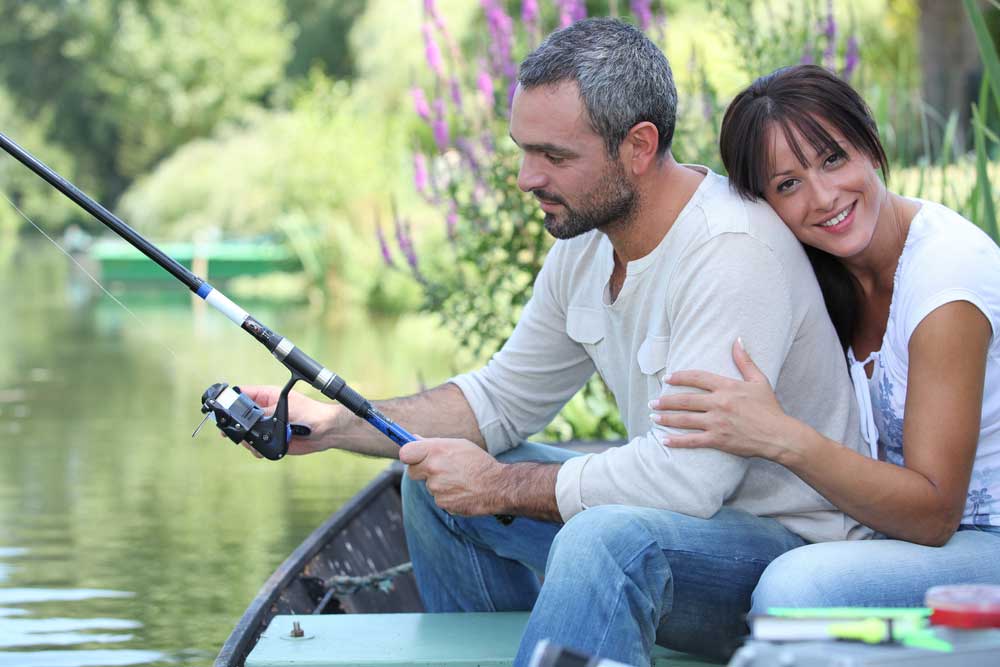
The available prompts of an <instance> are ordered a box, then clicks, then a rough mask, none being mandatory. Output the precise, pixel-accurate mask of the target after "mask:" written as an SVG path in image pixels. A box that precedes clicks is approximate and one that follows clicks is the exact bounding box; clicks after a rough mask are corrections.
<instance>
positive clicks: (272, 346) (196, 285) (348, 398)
mask: <svg viewBox="0 0 1000 667" xmlns="http://www.w3.org/2000/svg"><path fill="white" fill-rule="evenodd" d="M0 148H2V149H3V150H4V151H6V152H7V153H9V154H10V155H11V156H12V157H14V158H15V159H16V160H17V161H18V162H20V163H21V164H23V165H24V166H25V167H27V168H28V169H30V170H31V171H33V172H34V173H35V174H36V175H37V176H38V177H39V178H41V179H42V180H44V181H45V182H46V183H48V184H49V185H51V186H52V187H54V188H55V189H56V190H58V191H59V192H61V193H62V194H63V195H65V196H66V197H67V198H69V199H70V200H71V201H73V202H74V203H75V204H77V205H78V206H80V207H81V208H82V209H83V210H85V211H87V212H88V213H90V214H91V215H92V216H94V217H95V218H97V220H99V221H100V222H102V223H104V225H105V226H106V227H108V228H109V229H111V230H112V231H113V232H115V233H116V234H117V235H118V236H120V237H122V238H123V239H125V240H126V241H128V242H129V243H130V244H131V245H132V246H133V247H135V248H136V249H137V250H139V251H140V252H141V253H142V254H144V255H146V257H148V258H149V259H151V260H152V261H153V262H155V263H156V264H158V265H159V266H160V267H161V268H163V269H164V270H166V271H167V272H168V273H170V274H171V275H172V276H174V277H175V278H176V279H177V280H179V281H180V282H182V283H183V284H184V285H186V286H187V287H188V289H190V290H191V291H192V292H194V293H195V294H197V295H198V296H199V297H200V298H201V299H203V300H204V301H205V303H207V304H208V305H210V306H212V307H213V308H215V309H216V310H218V311H219V312H220V313H222V314H223V315H225V316H226V317H227V318H228V319H229V320H230V321H232V322H233V324H235V325H236V326H238V327H239V328H240V329H242V330H243V331H245V332H246V333H248V334H250V335H251V336H253V337H254V339H256V340H257V342H259V343H260V344H262V345H263V346H264V347H265V348H266V349H267V351H268V352H270V353H271V354H272V355H274V358H275V359H277V360H278V361H279V362H281V364H282V365H283V366H284V367H285V368H286V369H288V371H289V372H290V373H291V377H290V378H289V379H288V382H286V383H285V386H284V387H283V388H282V389H281V393H280V394H279V396H278V401H277V403H275V405H274V412H273V414H272V415H271V416H267V415H265V414H264V410H263V409H262V408H261V407H260V406H258V405H257V404H256V403H254V401H253V400H252V399H250V398H249V397H248V396H247V395H245V394H243V393H242V392H240V391H239V388H238V387H230V386H229V385H228V384H225V383H222V382H219V383H216V384H214V385H212V386H211V387H209V388H208V389H207V390H206V391H205V393H204V394H202V408H201V410H202V413H204V414H208V413H209V412H211V413H212V414H213V415H214V416H215V422H216V426H218V427H219V428H220V429H221V430H222V432H223V433H225V434H226V435H227V436H228V437H229V439H230V440H232V441H233V442H236V443H241V442H246V443H248V444H249V445H250V446H251V447H253V448H254V449H256V450H257V451H258V452H259V453H261V454H263V455H264V457H265V458H268V459H271V460H274V461H276V460H278V459H280V458H283V457H284V456H285V454H287V453H288V445H289V442H290V441H291V439H292V436H293V435H303V436H305V435H308V432H309V429H308V427H307V426H303V425H297V426H300V427H301V429H302V432H300V433H296V432H295V431H294V429H293V424H290V423H289V421H288V394H289V392H290V391H291V390H292V387H293V386H294V385H295V384H296V383H297V382H299V381H304V382H306V383H308V384H309V385H311V386H312V387H313V388H314V389H317V390H319V392H320V393H321V394H323V395H324V396H326V397H327V398H330V399H332V400H334V401H337V402H338V403H340V404H341V405H343V406H344V407H345V408H347V409H348V410H350V411H351V412H353V413H354V414H355V415H357V416H358V417H360V418H361V419H364V420H365V421H366V422H368V423H369V424H370V425H371V426H373V427H374V428H376V429H378V430H379V431H380V432H381V433H382V434H383V435H385V436H386V437H387V438H389V439H390V440H392V441H393V442H394V443H396V444H397V445H399V446H400V447H402V446H403V445H405V444H406V443H408V442H413V441H414V440H416V439H417V438H416V436H414V435H413V434H412V433H410V432H409V431H407V430H406V429H405V428H403V427H402V426H400V425H399V424H397V423H395V422H394V421H392V420H391V419H389V418H388V417H386V416H385V415H384V414H382V413H381V412H380V411H379V409H378V408H377V407H375V406H374V405H372V403H371V401H369V400H368V399H366V398H365V397H364V396H362V395H361V394H359V393H358V392H356V391H355V390H354V389H352V388H351V387H350V386H348V384H347V382H346V381H345V380H344V378H342V377H340V376H339V375H337V374H336V373H334V372H333V371H331V370H330V369H329V368H327V367H326V366H323V365H322V364H321V363H319V362H318V361H316V360H315V359H313V358H312V357H310V356H309V355H308V354H306V353H305V352H303V351H302V350H301V349H299V348H298V347H296V346H295V344H294V343H293V342H292V341H290V340H289V339H287V338H285V337H284V336H282V335H281V334H279V333H277V332H276V331H273V330H271V329H269V328H267V327H266V326H264V325H263V324H262V323H261V322H260V321H259V320H257V319H256V318H255V317H253V316H252V315H250V313H248V312H247V311H245V310H243V309H242V308H241V307H240V306H239V305H238V304H236V303H234V302H233V301H231V300H230V299H229V298H228V297H227V296H226V295H225V294H223V293H222V292H220V291H219V290H217V289H216V288H214V287H212V285H210V284H209V283H208V282H207V281H205V280H203V279H202V278H199V277H198V276H196V275H195V274H194V273H192V272H191V271H190V270H188V268H187V267H185V266H184V265H182V264H181V263H180V262H178V261H177V260H175V259H173V258H172V257H170V256H169V255H167V254H166V253H164V252H163V251H162V250H160V249H159V248H157V247H156V246H155V245H153V244H152V243H150V242H149V241H148V240H146V239H145V238H143V236H142V235H141V234H140V233H139V232H137V231H136V230H134V229H132V228H131V227H129V226H128V225H127V224H126V223H125V222H124V221H123V220H121V219H119V218H118V217H117V216H115V214H114V213H112V212H111V211H109V210H108V209H106V208H104V207H103V206H101V205H100V204H99V203H97V202H96V201H94V200H93V199H91V198H90V197H88V196H87V195H86V194H84V193H83V191H82V190H80V189H79V188H78V187H76V186H75V185H73V184H72V183H70V182H69V181H67V180H66V179H65V178H63V177H62V176H60V175H59V174H57V173H56V172H55V171H53V170H52V169H51V168H49V167H48V166H46V165H45V164H44V163H43V162H42V161H40V160H39V159H38V158H36V157H35V156H34V155H32V154H31V153H29V152H28V151H26V150H24V149H23V148H21V147H20V146H18V145H17V144H16V143H15V142H14V141H12V140H11V139H10V138H9V137H7V136H6V135H4V134H3V133H2V132H0ZM4 198H5V199H7V197H6V196H5V197H4ZM7 201H9V202H10V199H7ZM10 203H11V205H12V206H14V203H13V202H10ZM14 208H15V209H17V206H14ZM17 210H18V212H19V213H21V215H22V216H23V217H24V218H25V219H26V220H28V222H30V223H31V224H32V226H34V227H35V228H36V229H38V230H39V231H40V232H42V234H43V235H44V236H45V237H46V238H47V239H49V240H50V241H51V242H52V243H53V244H55V246H56V247H57V248H59V249H60V250H62V251H63V252H64V253H66V251H65V250H63V248H62V246H60V245H59V244H58V243H56V242H55V240H53V239H52V238H51V237H49V235H48V234H45V232H44V231H42V230H41V229H40V228H39V227H38V225H36V224H35V223H34V222H32V221H31V220H30V219H28V217H27V216H26V215H25V214H24V213H23V212H21V211H20V209H17ZM66 254H67V255H68V254H69V253H66ZM74 262H75V260H74ZM77 264H78V263H77ZM88 275H89V274H88ZM91 279H92V280H95V282H96V279H94V278H93V277H91ZM98 285H100V283H98ZM101 289H104V287H103V286H101ZM104 291H105V292H106V293H108V294H109V295H110V292H108V291H107V290H104ZM112 298H114V297H112ZM115 301H116V302H118V303H119V304H120V305H122V307H123V308H125V310H126V311H128V308H126V307H125V306H124V304H121V302H120V301H118V299H115ZM128 312H131V311H128ZM137 319H138V318H137ZM140 321H141V320H140ZM171 353H173V352H171ZM175 356H176V355H175ZM496 518H497V520H499V521H500V522H501V523H504V524H509V523H510V522H511V521H513V520H514V517H513V516H511V515H507V514H499V515H497V516H496Z"/></svg>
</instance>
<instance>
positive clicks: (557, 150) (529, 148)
mask: <svg viewBox="0 0 1000 667" xmlns="http://www.w3.org/2000/svg"><path fill="white" fill-rule="evenodd" d="M509 136H510V140H511V141H513V142H514V144H515V145H517V147H518V148H520V149H521V150H523V151H524V152H526V153H552V154H554V155H560V156H565V157H576V155H577V154H576V153H575V152H573V151H571V150H570V149H568V148H565V147H563V146H557V145H556V144H550V143H547V142H542V143H540V144H524V145H521V144H520V143H518V141H517V139H515V138H514V135H513V134H510V135H509Z"/></svg>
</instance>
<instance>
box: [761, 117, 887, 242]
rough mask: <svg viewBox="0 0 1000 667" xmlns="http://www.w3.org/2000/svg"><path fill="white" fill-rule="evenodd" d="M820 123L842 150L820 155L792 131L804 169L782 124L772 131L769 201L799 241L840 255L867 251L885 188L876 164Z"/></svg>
mask: <svg viewBox="0 0 1000 667" xmlns="http://www.w3.org/2000/svg"><path fill="white" fill-rule="evenodd" d="M820 124H821V125H823V127H824V128H825V129H826V131H827V132H828V133H829V134H830V136H831V137H832V138H833V139H834V140H835V141H836V142H837V144H838V145H839V146H840V150H839V151H832V150H829V151H823V152H819V153H817V152H816V151H815V149H814V148H813V147H812V145H811V144H810V143H809V141H808V140H806V138H805V137H803V136H802V135H801V134H800V133H799V132H798V130H795V129H793V130H792V131H793V134H794V136H795V139H796V141H797V142H798V145H799V146H800V147H801V149H802V152H803V153H804V154H805V157H806V161H807V164H806V166H802V164H801V163H800V162H799V160H798V158H797V157H796V156H795V153H794V152H793V150H792V147H791V146H790V145H789V143H788V139H787V138H786V137H785V133H784V132H783V131H782V129H781V127H780V126H778V125H777V124H772V125H771V127H770V129H769V131H768V141H770V142H771V146H772V152H771V154H772V155H773V157H774V164H773V166H772V167H767V166H765V168H766V169H767V171H768V172H769V173H767V174H765V179H766V183H767V185H766V186H765V190H764V198H765V199H766V200H767V203H768V204H770V205H771V208H773V209H774V210H775V212H776V213H777V214H778V216H780V217H781V219H782V220H783V221H784V223H785V224H786V225H788V228H789V229H791V231H792V233H793V234H795V236H796V238H798V239H799V241H801V242H802V243H804V244H807V245H810V246H813V247H815V248H819V249H820V250H824V251H826V252H828V253H830V254H831V255H834V256H836V257H842V258H847V257H853V256H855V255H857V254H858V253H860V252H862V251H864V250H865V249H866V248H867V247H868V246H869V244H870V243H871V240H872V236H873V234H874V233H875V225H876V222H877V221H878V217H879V212H880V210H881V204H882V202H883V201H884V200H885V186H884V185H883V183H882V181H881V179H879V176H878V169H877V165H875V164H874V163H873V161H872V159H871V158H869V157H868V156H867V155H865V154H864V153H862V152H861V151H859V150H858V149H857V148H855V147H854V146H853V145H852V144H851V143H850V142H848V141H847V139H845V138H844V136H843V135H842V134H841V133H839V132H837V130H836V129H834V128H833V127H831V126H830V125H829V124H827V123H824V122H823V121H822V120H820Z"/></svg>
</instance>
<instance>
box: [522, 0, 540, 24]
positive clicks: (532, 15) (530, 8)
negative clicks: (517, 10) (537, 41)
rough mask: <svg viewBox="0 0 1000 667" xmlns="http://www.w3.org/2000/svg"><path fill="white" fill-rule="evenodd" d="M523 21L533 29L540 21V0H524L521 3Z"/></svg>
mask: <svg viewBox="0 0 1000 667" xmlns="http://www.w3.org/2000/svg"><path fill="white" fill-rule="evenodd" d="M521 23H523V24H524V27H525V28H527V29H528V30H532V29H533V28H534V27H535V25H536V24H537V23H538V0H524V2H522V3H521Z"/></svg>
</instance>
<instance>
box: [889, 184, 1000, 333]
mask: <svg viewBox="0 0 1000 667" xmlns="http://www.w3.org/2000/svg"><path fill="white" fill-rule="evenodd" d="M918 201H919V200H918ZM919 203H920V205H921V206H920V210H919V211H918V212H917V213H916V215H915V216H914V217H913V220H912V221H911V223H910V229H909V232H908V233H907V238H906V242H905V244H904V247H903V254H902V256H901V257H900V263H899V268H898V270H897V283H896V290H895V294H894V295H893V302H894V309H896V308H899V309H901V310H902V311H904V312H905V314H904V313H903V312H901V313H898V314H899V315H903V320H904V321H906V322H907V331H908V332H912V328H913V327H914V326H915V325H916V323H917V322H919V320H920V319H922V317H923V316H924V315H926V314H927V312H929V310H930V309H933V308H935V307H937V306H938V305H942V304H943V303H947V302H948V301H959V300H964V301H970V302H971V303H973V304H974V305H976V306H977V307H978V308H979V309H980V310H982V311H983V312H984V314H986V316H987V318H988V319H989V320H990V321H991V322H992V323H993V324H994V327H996V325H997V324H998V323H1000V247H997V244H996V243H995V242H994V241H993V239H991V238H990V237H989V236H988V235H987V234H986V233H985V232H984V231H983V230H981V229H980V228H978V227H977V226H976V225H974V224H973V223H972V222H970V221H969V220H968V219H966V218H965V217H963V216H962V215H960V214H959V213H957V212H955V211H953V210H951V209H950V208H948V207H946V206H943V205H941V204H938V203H936V202H931V201H919Z"/></svg>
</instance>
